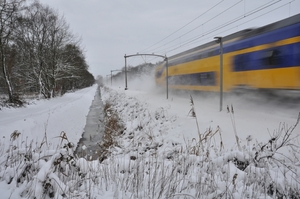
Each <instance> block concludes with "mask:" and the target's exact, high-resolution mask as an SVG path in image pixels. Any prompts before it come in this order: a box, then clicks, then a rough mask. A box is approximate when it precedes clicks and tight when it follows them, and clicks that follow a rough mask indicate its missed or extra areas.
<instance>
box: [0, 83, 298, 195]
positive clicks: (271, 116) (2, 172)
mask: <svg viewBox="0 0 300 199" xmlns="http://www.w3.org/2000/svg"><path fill="white" fill-rule="evenodd" d="M151 78H152V77H150V78H149V77H140V78H139V79H135V80H132V81H129V82H128V88H129V90H124V85H123V82H122V83H120V84H118V82H113V85H112V86H111V85H110V84H109V85H107V87H103V88H101V97H102V101H103V103H104V104H105V103H110V104H111V105H112V107H113V108H114V110H115V111H116V112H117V113H118V114H119V117H120V118H121V120H122V121H123V123H124V126H125V130H124V132H123V133H122V135H121V136H120V137H119V138H118V139H117V145H116V146H113V147H111V149H110V150H111V152H112V156H111V157H108V159H106V160H104V161H103V162H102V163H101V164H100V163H99V162H97V161H94V162H89V161H86V160H85V159H83V158H79V159H78V160H77V161H76V163H74V165H73V163H72V161H73V160H70V159H68V157H70V156H72V155H73V154H72V151H71V149H70V148H68V147H66V145H65V147H64V148H62V149H57V145H61V143H62V141H64V142H65V141H66V140H62V137H63V135H64V133H65V135H66V136H67V139H68V141H70V142H73V143H77V142H78V141H79V139H80V138H81V135H82V132H83V131H84V127H85V124H86V116H87V114H88V112H89V108H90V106H91V104H92V101H93V100H94V96H95V93H96V90H97V85H94V86H92V87H89V88H85V89H82V90H79V91H76V92H73V93H67V94H65V95H64V96H62V97H57V98H54V99H51V100H35V101H32V102H30V103H29V104H28V105H27V106H26V107H23V108H2V110H1V111H0V136H1V138H2V141H1V143H0V144H1V145H0V150H1V151H0V155H1V158H0V161H1V165H0V166H1V167H0V179H1V182H0V190H1V193H2V197H3V198H9V197H11V198H17V199H18V198H22V197H23V198H27V197H29V194H30V193H31V192H36V193H37V194H38V195H40V196H41V195H42V194H43V185H44V184H43V183H46V182H48V183H49V184H51V183H52V185H53V181H55V182H56V184H55V185H53V189H54V192H55V197H54V198H63V197H62V195H63V194H68V193H66V190H68V189H69V190H70V194H69V195H68V196H69V197H71V196H72V198H89V197H90V198H98V199H102V198H103V199H104V198H108V199H109V198H153V197H158V196H159V194H160V192H161V194H166V195H165V196H164V197H166V196H167V195H168V196H169V197H173V198H184V197H185V196H186V198H193V197H194V196H195V195H197V194H200V193H202V194H206V198H214V197H217V196H219V197H220V196H221V195H222V194H228V193H229V192H228V191H227V192H225V191H224V190H230V193H231V196H230V197H231V198H247V197H250V198H260V197H261V198H272V197H270V196H267V195H263V193H265V192H264V188H263V187H259V186H258V181H259V180H261V181H264V182H265V181H266V180H269V185H274V184H275V185H276V186H277V191H284V190H287V189H288V188H290V189H293V190H298V191H299V189H300V185H299V182H298V181H297V177H298V179H299V175H300V169H299V167H300V164H299V159H293V161H290V162H289V161H287V160H285V161H286V162H284V164H286V165H288V166H287V167H282V164H281V166H278V165H280V164H278V165H277V164H276V163H275V161H274V162H272V161H271V160H266V161H259V162H254V161H251V160H253V159H254V157H256V158H257V160H259V158H261V157H262V159H263V160H264V159H266V158H264V157H266V156H267V155H269V156H274V158H275V155H276V159H277V160H280V161H281V162H282V161H283V160H281V159H280V158H282V157H283V156H281V155H280V154H279V153H275V152H274V150H275V148H276V146H278V145H279V144H280V141H282V138H278V139H276V140H275V141H274V142H275V144H277V145H275V144H274V145H272V144H270V143H269V140H270V139H271V138H273V137H276V136H277V135H279V133H280V132H283V134H282V135H284V133H285V132H287V130H288V128H289V127H291V126H293V125H294V124H295V123H296V121H297V118H298V114H299V112H300V103H298V102H296V103H293V104H291V103H285V102H284V101H280V100H276V99H269V98H263V97H261V96H253V95H242V96H229V95H225V96H224V103H223V104H224V107H223V110H222V111H219V97H218V94H213V95H209V96H203V95H202V94H197V93H185V94H182V93H172V92H170V94H169V99H166V93H165V90H157V89H155V88H154V81H153V79H151ZM191 96H192V99H193V102H194V106H193V107H194V112H195V113H196V117H192V116H191V114H190V111H191V108H192V106H191V103H190V102H191ZM227 106H228V107H229V112H228V111H227ZM231 106H232V107H233V111H232V109H231ZM196 121H197V122H198V125H199V131H198V128H197V123H196ZM281 130H282V131H281ZM13 132H15V133H14V135H15V136H16V137H15V140H13V139H12V138H11V135H12V134H13ZM18 133H20V135H19V137H18ZM199 133H200V135H199ZM213 134H214V135H213ZM235 134H236V135H237V138H238V144H239V145H240V146H241V147H240V148H239V147H238V144H237V141H236V135H235ZM44 135H46V137H47V139H46V140H45V136H44ZM205 135H206V136H207V137H206V139H203V141H202V142H199V136H200V137H201V138H204V136H205ZM212 135H213V136H212ZM299 135H300V126H297V127H296V128H295V129H294V131H293V133H292V135H291V138H295V139H292V140H290V143H292V144H294V146H295V148H296V149H295V151H294V152H291V151H290V149H289V148H288V147H284V148H282V149H280V152H281V153H284V156H286V157H293V158H295V157H299V155H298V156H297V153H295V152H297V150H298V151H299V148H297V147H299V146H300V144H299V140H298V138H297V136H299ZM24 142H26V143H31V142H32V145H33V148H35V150H33V151H32V154H33V155H32V159H31V160H32V162H30V161H29V162H26V161H23V160H18V161H19V162H20V165H23V167H22V168H25V165H31V163H32V165H33V166H32V167H34V168H36V170H38V172H37V173H36V174H35V176H34V179H33V181H30V182H29V185H24V184H25V183H24V184H21V183H16V182H15V181H14V179H15V176H16V174H15V173H16V172H17V173H19V174H18V175H20V174H21V173H22V172H21V171H20V170H18V171H16V169H15V166H13V165H14V164H11V165H9V166H8V167H7V165H6V166H4V165H5V164H7V163H5V160H6V158H7V157H8V156H7V154H6V152H5V150H7V148H9V147H11V146H13V145H16V146H17V147H18V150H14V149H12V148H10V151H12V152H13V151H18V154H26V153H28V151H29V149H28V148H26V147H25V144H24ZM42 142H47V145H46V150H45V146H43V147H39V146H40V143H42ZM261 143H263V144H266V147H265V148H264V149H261V148H260V147H261V146H262V145H263V144H261ZM49 146H50V147H49ZM47 147H48V148H47ZM83 147H85V146H83ZM274 147H275V148H274ZM4 149H5V150H4ZM42 149H43V150H44V151H42ZM48 156H49V157H48ZM58 160H59V163H58V164H59V165H64V167H65V168H66V169H65V170H64V175H66V176H63V175H59V173H55V171H54V170H55V169H54V166H53V165H54V164H57V163H56V162H58ZM238 162H249V165H248V166H247V167H246V168H243V169H241V168H242V167H243V165H238ZM239 166H241V168H239ZM288 168H289V169H290V170H289V169H288ZM74 169H75V170H76V169H79V170H80V172H81V173H80V174H78V175H79V176H74V177H72V178H71V179H69V177H70V176H68V175H67V173H68V172H72V170H74ZM284 169H285V170H284ZM283 170H284V171H283ZM183 174H185V175H183ZM168 176H172V177H171V178H170V177H168ZM12 178H13V180H12ZM85 178H86V179H89V180H86V181H85V180H83V179H85ZM160 178H161V179H163V180H160ZM64 179H68V182H63V180H64ZM79 179H80V180H79ZM141 179H144V181H143V182H139V181H138V180H141ZM295 179H296V180H295ZM22 180H23V181H24V182H26V181H27V180H28V178H24V179H22ZM10 181H12V183H10V184H8V182H10ZM23 181H22V182H23ZM272 183H273V184H272ZM32 184H33V185H34V187H31V188H29V186H30V185H32ZM80 184H82V186H80ZM212 185H215V187H212ZM160 187H161V189H160ZM146 188H147V189H146ZM265 189H266V188H265ZM24 190H27V192H24ZM49 190H50V189H49ZM49 190H48V191H49ZM178 190H181V192H179V191H178ZM50 191H51V190H50ZM85 191H87V193H86V194H83V192H85ZM174 191H175V192H174ZM275 194H276V191H274V193H273V196H275ZM21 196H22V197H21ZM146 196H147V197H146ZM223 196H224V197H225V195H223ZM226 196H227V195H226ZM202 197H204V196H202ZM225 198H226V197H225Z"/></svg>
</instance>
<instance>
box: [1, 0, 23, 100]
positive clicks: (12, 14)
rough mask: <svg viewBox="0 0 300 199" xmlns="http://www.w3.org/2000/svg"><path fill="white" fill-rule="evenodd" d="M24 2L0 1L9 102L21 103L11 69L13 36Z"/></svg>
mask: <svg viewBox="0 0 300 199" xmlns="http://www.w3.org/2000/svg"><path fill="white" fill-rule="evenodd" d="M23 2H24V0H0V68H1V70H2V72H3V78H4V79H5V83H6V87H7V92H8V97H9V100H8V101H9V102H10V103H16V102H19V100H18V98H17V96H16V95H14V90H13V85H12V82H11V68H12V67H13V61H14V56H15V51H14V50H12V48H11V46H12V35H13V31H14V28H15V25H16V23H15V22H16V20H17V18H18V15H19V11H20V8H21V5H22V3H23Z"/></svg>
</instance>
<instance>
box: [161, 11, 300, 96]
mask: <svg viewBox="0 0 300 199" xmlns="http://www.w3.org/2000/svg"><path fill="white" fill-rule="evenodd" d="M222 41H223V90H224V91H231V90H234V89H236V88H241V87H242V88H259V89H291V90H300V14H298V15H295V16H292V17H289V18H287V19H284V20H281V21H278V22H275V23H272V24H270V25H267V26H264V27H260V28H257V29H248V30H243V31H240V32H237V33H234V34H231V35H228V36H225V37H223V38H222ZM155 78H156V83H157V85H162V86H164V85H166V63H165V62H163V63H162V64H160V65H158V66H157V67H156V73H155ZM168 83H169V87H170V88H171V89H184V90H199V91H219V89H220V44H218V43H216V41H211V42H209V43H206V44H204V45H201V46H198V47H196V48H193V49H190V50H187V51H185V52H182V53H179V54H177V55H174V56H172V57H169V59H168Z"/></svg>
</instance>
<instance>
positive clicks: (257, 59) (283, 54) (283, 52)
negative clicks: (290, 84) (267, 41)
mask: <svg viewBox="0 0 300 199" xmlns="http://www.w3.org/2000/svg"><path fill="white" fill-rule="evenodd" d="M293 66H300V43H294V44H289V45H284V46H277V47H274V48H269V49H265V50H260V51H255V52H250V53H245V54H240V55H237V56H235V57H234V59H233V71H235V72H238V71H249V70H263V69H272V68H283V67H293Z"/></svg>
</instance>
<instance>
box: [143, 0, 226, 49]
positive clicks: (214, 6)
mask: <svg viewBox="0 0 300 199" xmlns="http://www.w3.org/2000/svg"><path fill="white" fill-rule="evenodd" d="M223 1H224V0H221V1H220V2H218V3H217V4H215V5H213V6H212V7H211V8H209V9H208V10H206V11H205V12H204V13H202V14H200V15H199V16H197V17H196V18H194V19H193V20H191V21H190V22H188V23H187V24H185V25H183V26H182V27H180V28H179V29H177V30H176V31H174V32H173V33H171V34H169V35H168V36H166V37H164V38H163V39H161V40H159V41H158V42H156V43H155V44H153V45H151V46H149V47H147V48H145V49H143V50H141V51H140V52H144V51H145V50H148V49H149V48H152V47H153V46H155V45H157V44H159V43H161V42H163V41H164V40H166V39H168V38H169V37H171V36H172V35H174V34H175V33H177V32H179V31H180V30H182V29H183V28H185V27H186V26H188V25H190V24H191V23H193V22H194V21H196V20H197V19H199V18H200V17H202V16H203V15H205V14H206V13H208V12H209V11H211V10H212V9H214V8H216V7H217V6H218V5H219V4H221V3H222V2H223Z"/></svg>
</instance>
